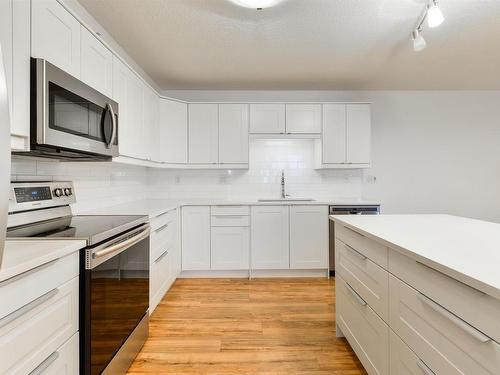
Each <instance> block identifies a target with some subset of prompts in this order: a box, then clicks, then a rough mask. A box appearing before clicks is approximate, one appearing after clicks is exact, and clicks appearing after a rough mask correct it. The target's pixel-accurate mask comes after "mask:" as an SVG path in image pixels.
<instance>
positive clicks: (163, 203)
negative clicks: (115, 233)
mask: <svg viewBox="0 0 500 375" xmlns="http://www.w3.org/2000/svg"><path fill="white" fill-rule="evenodd" d="M278 204H283V205H292V204H304V205H378V204H379V203H378V202H373V201H368V200H361V199H360V200H358V199H338V200H335V199H334V200H331V201H330V200H318V201H276V202H258V201H257V200H256V199H255V200H251V199H242V200H224V199H189V198H185V199H180V198H179V199H145V200H139V201H132V202H128V203H123V204H119V205H115V206H110V207H102V208H99V209H93V210H90V211H88V212H83V214H95V215H148V216H149V217H150V218H153V217H155V216H158V215H161V214H162V213H165V212H168V211H170V210H173V209H176V208H179V207H182V206H223V205H227V206H230V205H245V206H256V205H261V206H264V205H278Z"/></svg>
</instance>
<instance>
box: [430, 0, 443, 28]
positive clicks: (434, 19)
mask: <svg viewBox="0 0 500 375" xmlns="http://www.w3.org/2000/svg"><path fill="white" fill-rule="evenodd" d="M426 18H427V26H429V27H437V26H439V25H441V24H442V23H443V21H444V16H443V12H441V9H440V8H439V6H438V5H437V1H436V0H431V2H430V3H429V5H428V6H427V17H426Z"/></svg>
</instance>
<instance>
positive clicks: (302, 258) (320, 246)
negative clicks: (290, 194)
mask: <svg viewBox="0 0 500 375" xmlns="http://www.w3.org/2000/svg"><path fill="white" fill-rule="evenodd" d="M290 268H292V269H315V268H320V269H326V268H328V206H319V205H303V206H301V205H297V206H291V207H290Z"/></svg>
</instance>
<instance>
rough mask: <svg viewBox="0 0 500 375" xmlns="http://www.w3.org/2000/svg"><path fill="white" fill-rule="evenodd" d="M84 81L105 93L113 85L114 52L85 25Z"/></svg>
mask: <svg viewBox="0 0 500 375" xmlns="http://www.w3.org/2000/svg"><path fill="white" fill-rule="evenodd" d="M81 33H82V35H81V36H82V38H81V43H82V44H81V48H82V60H81V64H82V65H81V71H82V76H81V77H82V81H83V82H85V83H86V84H87V85H89V86H91V87H93V88H95V89H96V90H98V91H100V92H101V93H103V94H104V95H107V96H111V94H112V87H113V54H112V53H111V51H110V50H109V49H107V48H106V46H104V44H102V43H101V42H100V41H99V40H98V39H97V38H96V37H95V36H94V35H92V34H91V33H90V31H88V30H87V29H86V28H85V27H82V28H81Z"/></svg>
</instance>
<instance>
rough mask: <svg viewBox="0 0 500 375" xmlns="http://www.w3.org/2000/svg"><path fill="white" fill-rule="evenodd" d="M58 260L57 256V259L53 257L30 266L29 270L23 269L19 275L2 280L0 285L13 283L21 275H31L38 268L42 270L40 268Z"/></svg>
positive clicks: (20, 277) (21, 276)
mask: <svg viewBox="0 0 500 375" xmlns="http://www.w3.org/2000/svg"><path fill="white" fill-rule="evenodd" d="M58 260H59V258H57V259H53V260H51V261H48V262H46V263H43V264H40V265H39V266H36V267H35V268H32V269H30V270H28V271H25V272H23V273H20V274H19V275H16V276H12V277H10V278H8V279H6V280H4V281H2V282H1V283H0V287H2V286H5V285H8V284H10V283H13V282H14V281H17V280H19V279H22V278H23V277H26V276H28V275H31V274H32V273H35V272H38V271H40V270H42V269H44V268H47V267H49V266H51V265H53V264H54V263H55V262H57V261H58Z"/></svg>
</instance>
